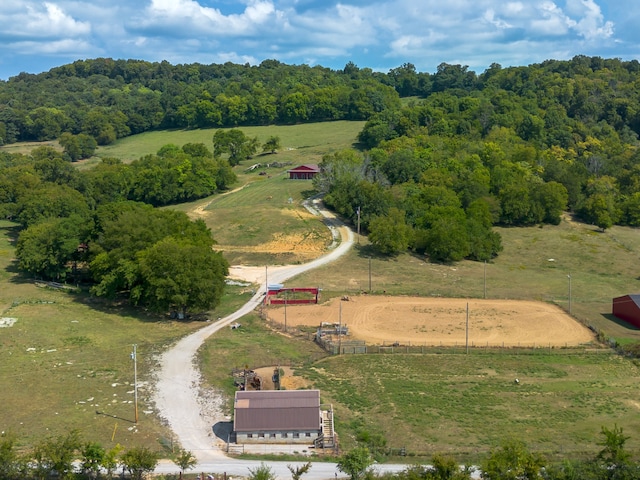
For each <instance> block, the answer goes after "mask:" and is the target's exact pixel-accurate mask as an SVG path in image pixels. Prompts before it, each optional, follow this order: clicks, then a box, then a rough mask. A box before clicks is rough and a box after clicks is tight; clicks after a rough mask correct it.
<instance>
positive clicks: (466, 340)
mask: <svg viewBox="0 0 640 480" xmlns="http://www.w3.org/2000/svg"><path fill="white" fill-rule="evenodd" d="M465 343H466V346H467V355H469V302H467V328H466V333H465Z"/></svg>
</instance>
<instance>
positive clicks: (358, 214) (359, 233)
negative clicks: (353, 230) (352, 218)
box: [357, 207, 360, 245]
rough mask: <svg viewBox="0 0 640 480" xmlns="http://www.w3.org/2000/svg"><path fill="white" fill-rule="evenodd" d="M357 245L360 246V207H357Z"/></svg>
mask: <svg viewBox="0 0 640 480" xmlns="http://www.w3.org/2000/svg"><path fill="white" fill-rule="evenodd" d="M357 212H358V245H360V207H358V210H357Z"/></svg>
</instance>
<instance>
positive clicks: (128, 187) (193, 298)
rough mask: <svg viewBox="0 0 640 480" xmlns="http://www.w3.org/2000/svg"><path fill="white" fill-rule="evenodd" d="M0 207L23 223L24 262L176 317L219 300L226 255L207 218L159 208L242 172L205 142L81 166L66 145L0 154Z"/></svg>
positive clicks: (51, 276)
mask: <svg viewBox="0 0 640 480" xmlns="http://www.w3.org/2000/svg"><path fill="white" fill-rule="evenodd" d="M0 172H1V174H0V192H1V193H0V212H1V214H2V216H3V217H4V218H8V219H12V220H14V221H16V222H17V223H18V224H20V226H21V230H20V232H19V236H18V240H17V244H16V256H17V260H18V266H19V268H20V269H21V270H22V271H24V272H26V273H28V274H30V275H32V276H33V277H35V278H39V279H46V280H56V281H71V282H75V283H78V282H89V285H90V286H91V291H92V293H93V294H95V295H98V296H104V297H107V298H115V297H116V296H123V295H125V296H127V297H128V298H129V299H130V300H131V302H132V303H133V304H135V305H141V306H145V307H148V308H150V309H152V310H154V311H158V312H168V311H172V312H174V313H176V314H178V315H180V316H184V315H187V312H191V311H196V312H198V311H206V310H209V309H211V308H213V307H215V306H216V305H217V304H218V303H219V301H220V299H221V297H222V292H223V289H224V278H225V277H226V275H227V272H228V264H227V262H226V260H225V259H224V258H223V257H222V254H221V253H220V252H216V251H215V250H214V245H215V240H214V239H213V238H212V236H211V232H210V230H209V229H208V228H207V227H206V225H205V224H204V222H202V221H191V220H190V219H189V218H188V217H187V215H186V214H185V213H183V212H177V211H172V210H160V209H157V208H154V207H158V206H162V205H167V204H174V203H178V202H185V201H190V200H195V199H198V198H202V197H206V196H209V195H212V194H214V193H216V192H220V191H224V190H226V189H227V188H228V186H229V185H230V184H232V183H233V182H234V181H235V179H236V177H235V173H234V172H233V170H232V168H231V166H230V165H229V162H228V160H227V159H223V158H221V157H220V156H215V155H214V154H213V152H211V151H210V150H209V149H208V148H207V147H206V146H205V145H202V144H186V145H184V146H182V147H177V146H175V145H165V146H164V147H162V148H161V149H160V150H159V151H158V152H157V153H156V154H153V155H146V156H144V157H142V158H140V159H139V160H136V161H134V162H132V163H131V164H128V165H127V164H124V163H122V162H121V161H120V160H117V159H111V158H106V159H103V160H102V161H101V163H99V164H97V165H96V166H95V167H93V168H91V169H88V170H78V169H76V168H75V167H74V166H73V165H72V164H71V163H70V162H69V161H68V160H67V159H65V158H63V156H62V153H61V152H58V151H56V150H54V149H53V148H51V147H39V148H37V149H35V150H33V151H32V152H31V154H30V155H22V154H7V153H0Z"/></svg>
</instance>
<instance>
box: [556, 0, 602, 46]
mask: <svg viewBox="0 0 640 480" xmlns="http://www.w3.org/2000/svg"><path fill="white" fill-rule="evenodd" d="M567 11H568V12H569V14H574V15H575V16H576V17H578V18H579V20H577V21H576V24H575V27H574V28H575V30H576V32H578V34H579V35H581V36H583V37H584V38H585V39H587V40H593V39H596V38H609V37H611V36H612V35H613V31H614V28H613V22H611V21H606V22H605V21H604V16H603V15H602V11H601V10H600V7H599V6H598V5H597V4H596V3H595V2H594V1H593V0H567Z"/></svg>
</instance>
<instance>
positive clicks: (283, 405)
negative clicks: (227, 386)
mask: <svg viewBox="0 0 640 480" xmlns="http://www.w3.org/2000/svg"><path fill="white" fill-rule="evenodd" d="M234 412H235V415H234V419H233V425H234V430H235V431H236V432H255V431H291V430H319V429H320V391H319V390H258V391H239V392H236V398H235V406H234Z"/></svg>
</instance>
